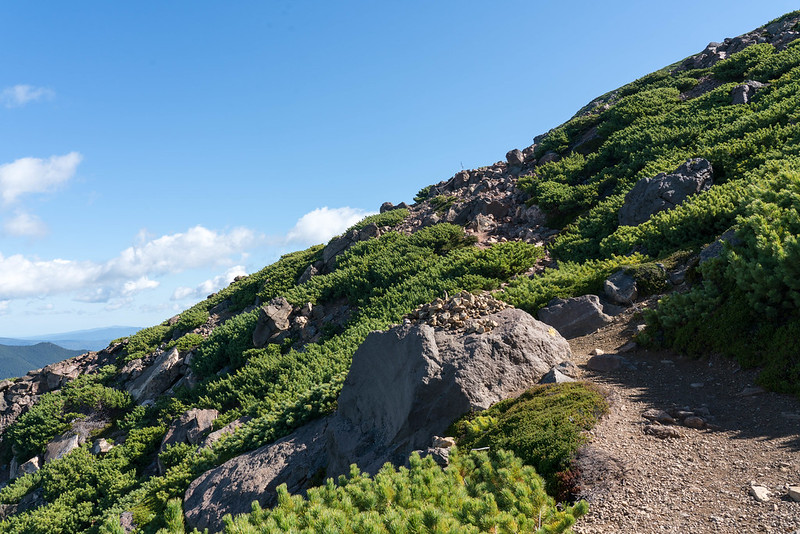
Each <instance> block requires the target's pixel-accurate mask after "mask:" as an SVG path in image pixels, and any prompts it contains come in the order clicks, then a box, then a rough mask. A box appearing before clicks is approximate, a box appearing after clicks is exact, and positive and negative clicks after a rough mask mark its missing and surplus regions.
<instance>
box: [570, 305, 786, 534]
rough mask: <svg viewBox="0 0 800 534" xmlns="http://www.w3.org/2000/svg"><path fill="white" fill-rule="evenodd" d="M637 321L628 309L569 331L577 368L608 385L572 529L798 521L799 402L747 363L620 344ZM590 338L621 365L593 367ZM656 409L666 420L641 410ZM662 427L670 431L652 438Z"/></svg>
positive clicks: (732, 529) (732, 528)
mask: <svg viewBox="0 0 800 534" xmlns="http://www.w3.org/2000/svg"><path fill="white" fill-rule="evenodd" d="M641 322H642V321H641V319H640V318H639V315H638V314H637V313H635V312H634V311H628V312H625V313H623V314H622V315H620V316H618V317H617V318H616V321H615V322H614V323H612V324H610V325H608V326H607V327H604V328H603V329H601V330H600V331H598V332H595V333H594V334H591V335H589V336H585V337H582V338H577V339H574V340H572V341H571V342H570V344H571V346H572V350H573V355H574V358H575V361H576V363H578V364H579V366H580V367H581V368H582V369H583V375H584V378H586V379H588V380H591V381H593V382H595V383H597V384H600V385H602V386H604V387H605V388H607V390H608V393H609V399H610V402H611V410H610V413H609V415H608V416H607V417H605V418H604V419H603V420H602V421H601V422H600V423H599V424H598V425H597V427H596V428H595V429H594V430H593V431H592V432H591V433H590V441H589V444H588V445H587V446H586V447H584V449H583V450H582V451H581V453H580V454H579V457H578V460H577V461H578V465H579V467H580V469H581V471H582V477H581V482H580V487H581V490H580V496H581V497H583V498H585V499H586V500H587V501H589V504H590V511H589V514H588V515H587V516H586V517H584V518H583V519H581V520H579V521H578V524H577V525H576V526H575V527H574V530H575V532H577V533H580V534H589V533H600V532H602V533H651V532H682V533H705V532H725V533H737V534H738V533H749V532H759V533H760V532H768V533H789V532H794V531H795V530H798V529H800V502H794V501H793V500H792V499H791V498H790V497H789V496H788V494H787V487H788V486H790V485H798V484H800V402H798V400H797V399H796V398H794V397H790V396H787V395H778V394H775V393H767V392H763V391H760V389H759V388H756V387H755V385H754V379H755V373H754V372H753V371H748V370H741V369H739V367H738V365H737V364H736V363H735V362H732V361H730V360H728V359H725V358H722V357H717V356H714V355H711V356H709V357H706V358H701V359H692V358H687V357H683V356H681V355H679V354H676V353H673V352H668V351H648V350H644V349H641V348H638V347H633V348H631V345H630V344H629V343H630V341H631V336H632V335H633V333H634V332H635V331H636V330H637V327H638V325H639V324H640V323H641ZM626 344H627V345H628V347H625V346H626ZM625 348H628V349H630V350H625ZM595 349H600V350H601V351H603V352H605V353H606V354H619V356H621V357H622V358H623V359H622V360H620V363H621V365H620V367H619V368H617V369H613V370H606V371H602V372H599V371H592V370H591V369H590V368H591V367H592V364H591V363H589V360H590V358H591V357H592V356H591V354H590V353H591V352H592V351H593V350H595ZM620 349H622V350H620ZM587 363H589V365H588V366H587ZM660 411H665V412H668V413H669V414H670V416H674V419H675V420H676V421H675V424H665V425H662V424H659V423H658V422H654V421H652V420H648V419H646V418H645V417H643V414H646V415H648V416H649V417H650V418H651V419H653V418H654V417H656V414H657V413H658V412H660ZM688 412H692V413H691V414H689V413H688ZM661 416H662V417H663V420H665V421H669V416H667V414H661ZM689 417H694V419H689ZM698 419H699V421H698ZM681 420H683V421H685V423H686V424H692V425H693V426H701V427H702V428H689V427H687V426H685V424H682V423H681ZM664 434H670V435H676V436H677V437H667V438H660V437H657V436H659V435H664ZM752 486H761V487H763V488H766V490H767V491H768V492H769V499H768V500H767V501H766V502H759V501H758V500H756V498H755V497H754V496H753V495H752V493H753V491H751V487H752ZM799 532H800V531H799Z"/></svg>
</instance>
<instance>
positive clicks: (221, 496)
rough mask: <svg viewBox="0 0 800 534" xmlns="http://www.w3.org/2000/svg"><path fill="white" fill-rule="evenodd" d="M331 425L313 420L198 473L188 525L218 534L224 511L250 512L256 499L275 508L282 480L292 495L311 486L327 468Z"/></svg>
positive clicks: (188, 502)
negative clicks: (275, 439)
mask: <svg viewBox="0 0 800 534" xmlns="http://www.w3.org/2000/svg"><path fill="white" fill-rule="evenodd" d="M327 423H328V419H321V420H318V421H314V422H313V423H311V424H308V425H306V426H304V427H301V428H299V429H298V430H296V431H295V432H293V433H292V434H290V435H288V436H286V437H285V438H283V439H280V440H278V441H276V442H275V443H271V444H269V445H264V446H263V447H261V448H258V449H256V450H254V451H251V452H248V453H245V454H242V455H241V456H237V457H236V458H232V459H230V460H228V461H227V462H225V463H224V464H222V465H221V466H219V467H217V468H215V469H212V470H210V471H206V472H205V473H203V474H202V475H200V476H199V477H198V478H197V479H195V480H194V481H193V482H192V483H191V484H190V485H189V488H188V489H187V490H186V495H185V497H184V501H183V508H184V510H185V515H186V523H187V526H188V527H189V528H190V529H191V528H197V529H199V530H201V531H202V530H203V529H206V528H207V529H209V530H210V531H211V532H217V531H219V530H221V528H222V517H223V516H224V515H225V514H243V513H247V512H249V511H250V510H251V505H252V502H253V501H258V502H259V504H260V505H261V506H262V507H268V506H274V505H275V503H276V502H277V493H276V489H277V487H278V486H280V485H281V484H284V483H285V484H286V485H287V488H288V490H289V492H290V493H297V492H300V491H302V490H304V489H306V488H308V487H309V486H310V484H311V481H312V480H313V479H314V478H315V477H318V475H319V474H320V473H321V472H322V470H323V469H324V468H325V459H326V456H325V439H324V436H325V427H326V426H327Z"/></svg>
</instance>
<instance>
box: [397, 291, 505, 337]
mask: <svg viewBox="0 0 800 534" xmlns="http://www.w3.org/2000/svg"><path fill="white" fill-rule="evenodd" d="M506 308H511V306H510V305H508V304H506V303H505V302H502V301H500V300H497V299H496V298H494V297H493V296H491V295H490V294H488V293H484V294H481V295H474V294H472V293H470V292H469V291H462V292H460V293H458V294H457V295H454V296H452V297H448V296H447V293H445V296H444V298H437V299H436V300H434V301H433V302H428V303H426V304H422V305H421V306H419V307H418V308H417V309H416V310H414V311H413V312H412V313H410V314H408V315H406V316H405V317H404V321H403V322H406V321H407V322H408V323H423V324H427V325H428V326H432V327H434V328H445V329H448V330H458V329H460V328H465V327H466V330H467V333H468V334H473V333H477V334H483V333H485V332H489V331H491V330H492V329H493V328H494V327H496V326H497V322H495V321H493V320H491V319H481V317H485V316H487V315H491V314H493V313H497V312H499V311H501V310H504V309H506Z"/></svg>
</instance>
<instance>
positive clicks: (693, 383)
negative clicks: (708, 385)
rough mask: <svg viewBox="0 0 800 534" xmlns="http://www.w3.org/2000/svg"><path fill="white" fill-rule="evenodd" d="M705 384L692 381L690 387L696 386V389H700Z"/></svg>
mask: <svg viewBox="0 0 800 534" xmlns="http://www.w3.org/2000/svg"><path fill="white" fill-rule="evenodd" d="M703 386H705V384H704V383H703V382H692V383H691V384H689V387H691V388H694V389H700V388H702V387H703Z"/></svg>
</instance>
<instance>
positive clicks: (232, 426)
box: [200, 415, 252, 449]
mask: <svg viewBox="0 0 800 534" xmlns="http://www.w3.org/2000/svg"><path fill="white" fill-rule="evenodd" d="M251 419H252V417H250V416H249V415H246V416H244V417H240V418H239V419H236V420H234V421H231V422H230V423H228V424H227V425H225V426H223V427H222V428H220V429H219V430H215V431H214V432H212V433H211V434H209V435H208V436H206V439H204V440H203V442H202V443H201V444H200V448H201V449H202V448H204V447H210V446H211V445H213V444H214V443H216V442H217V441H219V440H220V439H221V438H222V437H223V436H225V435H230V434H233V433H234V432H236V429H238V428H240V427H241V426H242V425H244V424H245V423H247V422H248V421H250V420H251Z"/></svg>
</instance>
